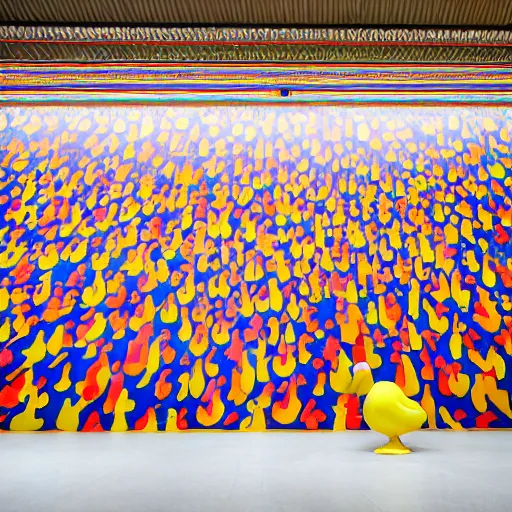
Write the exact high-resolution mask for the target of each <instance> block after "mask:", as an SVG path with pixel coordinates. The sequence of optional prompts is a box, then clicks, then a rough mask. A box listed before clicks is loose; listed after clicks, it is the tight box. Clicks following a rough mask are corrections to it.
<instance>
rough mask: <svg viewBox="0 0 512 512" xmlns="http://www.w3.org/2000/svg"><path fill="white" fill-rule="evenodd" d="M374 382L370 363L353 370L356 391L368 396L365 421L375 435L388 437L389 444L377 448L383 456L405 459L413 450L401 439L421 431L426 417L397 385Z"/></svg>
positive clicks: (364, 411)
mask: <svg viewBox="0 0 512 512" xmlns="http://www.w3.org/2000/svg"><path fill="white" fill-rule="evenodd" d="M372 382H373V377H372V374H371V369H370V367H369V366H368V364H367V363H358V364H357V365H355V367H354V379H353V383H352V384H353V391H354V392H355V393H357V394H358V395H360V396H361V395H364V394H366V399H365V401H364V405H363V417H364V420H365V421H366V423H367V425H368V426H369V427H370V428H371V429H372V430H375V432H379V433H380V434H383V435H385V436H387V437H389V442H388V443H386V444H385V445H384V446H381V447H380V448H377V450H375V453H377V454H380V455H406V454H408V453H411V450H410V449H409V448H407V447H406V446H404V445H403V444H402V441H400V436H402V435H404V434H408V433H409V432H414V431H415V430H419V429H420V428H421V426H422V425H423V423H425V421H426V420H427V413H426V412H425V411H424V410H423V408H422V407H421V406H420V405H419V404H418V403H417V402H415V401H414V400H411V399H410V398H408V397H407V396H406V395H405V393H404V392H403V391H402V390H401V389H400V387H399V386H397V385H396V384H395V383H394V382H386V381H381V382H376V383H375V384H373V386H372V385H371V383H372Z"/></svg>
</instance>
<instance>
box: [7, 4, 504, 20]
mask: <svg viewBox="0 0 512 512" xmlns="http://www.w3.org/2000/svg"><path fill="white" fill-rule="evenodd" d="M0 23H2V24H39V25H50V24H74V25H83V24H94V25H101V24H108V25H126V24H133V25H179V24H183V25H224V26H229V25H264V26H271V25H288V26H289V25H293V26H317V25H323V26H326V25H327V26H328V25H331V26H333V25H338V26H339V25H345V26H347V25H363V26H382V25H400V26H404V25H415V26H458V27H469V26H471V27H485V26H487V27H489V26H493V27H506V26H509V25H512V0H22V1H20V0H0Z"/></svg>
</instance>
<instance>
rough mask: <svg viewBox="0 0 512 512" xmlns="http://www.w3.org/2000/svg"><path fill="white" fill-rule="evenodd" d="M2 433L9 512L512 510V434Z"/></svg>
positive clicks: (1, 504) (4, 511)
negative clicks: (398, 445) (397, 440)
mask: <svg viewBox="0 0 512 512" xmlns="http://www.w3.org/2000/svg"><path fill="white" fill-rule="evenodd" d="M383 440H384V439H383V438H382V437H381V436H379V435H378V434H374V433H372V432H346V433H281V432H276V433H262V434H249V433H233V434H231V433H197V434H193V433H190V434H182V435H180V434H103V433H101V434H67V433H55V434H3V435H0V512H123V511H130V512H132V511H133V512H136V511H137V512H138V511H141V512H160V511H162V512H196V511H197V512H208V511H214V512H217V511H219V512H231V511H233V512H237V511H240V512H260V511H261V512H292V511H293V512H295V511H297V512H330V511H336V512H344V511H347V512H402V511H403V512H419V511H425V512H451V511H454V512H455V511H456V512H487V511H493V512H510V511H512V481H511V478H512V432H499V431H497V432H418V433H415V434H410V435H408V436H405V437H404V439H403V440H404V442H405V443H406V444H407V445H408V446H410V447H411V448H413V449H415V453H413V454H411V455H408V456H402V457H389V456H378V455H374V454H373V453H372V449H373V448H376V447H377V446H379V444H381V442H382V441H383Z"/></svg>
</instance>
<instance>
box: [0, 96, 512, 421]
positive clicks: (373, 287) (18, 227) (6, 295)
mask: <svg viewBox="0 0 512 512" xmlns="http://www.w3.org/2000/svg"><path fill="white" fill-rule="evenodd" d="M511 132H512V116H511V113H510V111H508V110H504V109H498V108H490V109H478V108H471V109H462V108H450V109H440V108H412V109H407V108H385V107H382V108H345V109H344V108H339V107H311V106H308V107H306V106H304V107H206V106H205V107H200V108H199V107H197V108H196V107H186V108H178V107H149V108H148V107H140V108H135V107H127V108H123V107H102V106H98V107H87V108H85V107H75V108H71V107H38V108H31V107H12V108H11V107H9V108H3V109H2V111H1V112H0V166H1V167H0V218H1V222H0V239H1V247H0V269H1V271H0V272H1V273H0V278H1V286H0V319H1V320H0V428H3V429H7V430H9V429H11V430H45V429H61V430H84V431H90V430H112V431H123V430H147V431H155V430H171V431H173V430H186V429H197V428H217V429H241V430H250V429H253V430H264V429H276V428H293V429H336V430H341V429H359V428H365V425H364V422H363V420H362V418H361V413H360V411H361V405H362V400H364V397H361V398H360V397H358V396H357V395H355V394H354V393H353V390H352V389H351V384H352V374H353V367H354V366H355V365H356V364H357V363H360V362H366V363H367V364H368V365H369V366H370V367H371V369H372V373H373V377H374V380H375V381H379V380H391V381H395V382H396V383H397V384H398V385H399V386H401V387H402V389H403V390H404V391H405V393H406V394H407V395H408V396H409V397H411V398H413V399H415V400H417V401H418V402H421V404H422V406H423V407H424V409H425V410H426V411H427V413H428V426H429V427H431V428H436V427H437V428H455V429H456V428H469V427H480V428H485V427H512V410H511V407H510V391H511V390H512V363H511V356H512V302H511V300H512V297H511V292H512V242H511V240H510V237H511V234H512V230H511V224H512V188H511V187H512V175H511V172H510V168H511V163H512V160H511V141H510V137H511Z"/></svg>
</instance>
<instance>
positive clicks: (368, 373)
mask: <svg viewBox="0 0 512 512" xmlns="http://www.w3.org/2000/svg"><path fill="white" fill-rule="evenodd" d="M353 371H354V377H353V379H352V384H351V385H350V390H349V392H350V393H352V394H355V395H357V396H364V395H367V394H368V393H369V392H370V389H372V387H373V384H374V382H373V375H372V370H371V368H370V366H369V365H368V363H364V362H363V363H357V364H356V365H355V366H354V370H353Z"/></svg>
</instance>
